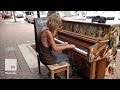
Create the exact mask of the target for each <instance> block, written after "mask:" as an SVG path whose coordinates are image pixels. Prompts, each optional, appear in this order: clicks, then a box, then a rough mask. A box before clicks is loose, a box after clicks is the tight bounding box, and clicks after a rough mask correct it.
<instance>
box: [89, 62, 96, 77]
mask: <svg viewBox="0 0 120 90" xmlns="http://www.w3.org/2000/svg"><path fill="white" fill-rule="evenodd" d="M95 71H96V61H94V62H91V66H90V79H95V76H96V75H95Z"/></svg>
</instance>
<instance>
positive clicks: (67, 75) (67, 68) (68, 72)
mask: <svg viewBox="0 0 120 90" xmlns="http://www.w3.org/2000/svg"><path fill="white" fill-rule="evenodd" d="M67 79H69V66H67Z"/></svg>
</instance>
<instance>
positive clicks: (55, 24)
mask: <svg viewBox="0 0 120 90" xmlns="http://www.w3.org/2000/svg"><path fill="white" fill-rule="evenodd" d="M46 25H47V27H48V28H49V29H50V31H51V32H52V34H53V33H54V32H56V31H57V29H58V28H59V27H60V25H61V19H60V16H59V14H58V13H53V14H51V15H50V16H48V19H47V22H46Z"/></svg>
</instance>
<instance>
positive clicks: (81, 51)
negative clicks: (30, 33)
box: [54, 38, 88, 55]
mask: <svg viewBox="0 0 120 90" xmlns="http://www.w3.org/2000/svg"><path fill="white" fill-rule="evenodd" d="M54 40H55V41H56V42H58V43H61V44H62V43H64V42H63V41H61V40H59V39H57V38H54ZM75 50H76V51H77V52H79V53H84V54H85V55H87V54H88V52H86V51H84V50H82V49H79V48H77V47H76V48H75Z"/></svg>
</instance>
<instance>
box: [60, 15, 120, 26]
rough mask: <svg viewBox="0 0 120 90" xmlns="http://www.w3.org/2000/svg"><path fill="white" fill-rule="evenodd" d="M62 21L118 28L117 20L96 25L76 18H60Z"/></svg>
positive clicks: (119, 22)
mask: <svg viewBox="0 0 120 90" xmlns="http://www.w3.org/2000/svg"><path fill="white" fill-rule="evenodd" d="M62 20H64V21H70V22H80V23H86V24H94V25H102V26H107V27H110V26H114V25H119V26H120V21H119V20H107V21H106V23H96V22H91V19H81V18H80V17H78V16H71V17H62Z"/></svg>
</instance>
